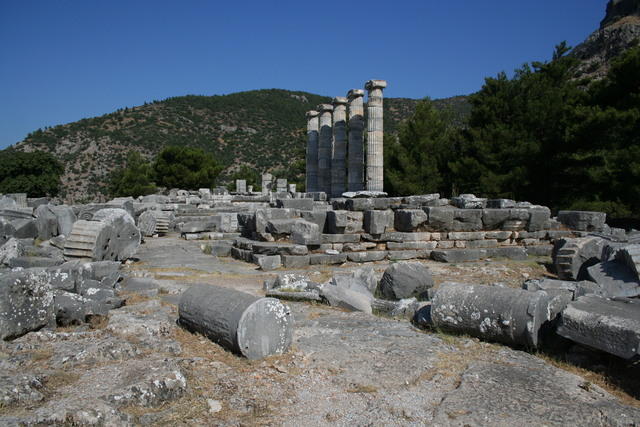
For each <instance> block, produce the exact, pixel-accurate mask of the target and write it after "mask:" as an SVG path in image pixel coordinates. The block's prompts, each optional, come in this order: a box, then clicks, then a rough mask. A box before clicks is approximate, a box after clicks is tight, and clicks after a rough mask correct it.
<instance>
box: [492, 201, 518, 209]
mask: <svg viewBox="0 0 640 427" xmlns="http://www.w3.org/2000/svg"><path fill="white" fill-rule="evenodd" d="M515 207H516V201H515V200H511V199H489V200H487V208H489V209H509V208H515Z"/></svg>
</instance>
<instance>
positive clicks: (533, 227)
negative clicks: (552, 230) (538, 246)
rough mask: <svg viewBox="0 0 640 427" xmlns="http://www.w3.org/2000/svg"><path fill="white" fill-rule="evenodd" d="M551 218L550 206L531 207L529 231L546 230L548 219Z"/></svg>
mask: <svg viewBox="0 0 640 427" xmlns="http://www.w3.org/2000/svg"><path fill="white" fill-rule="evenodd" d="M550 219H551V211H550V210H549V208H546V207H543V206H540V207H536V208H531V209H529V225H528V226H527V230H528V231H539V230H544V229H545V226H546V225H547V223H548V221H549V220H550Z"/></svg>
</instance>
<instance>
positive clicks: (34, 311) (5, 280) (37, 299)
mask: <svg viewBox="0 0 640 427" xmlns="http://www.w3.org/2000/svg"><path fill="white" fill-rule="evenodd" d="M50 282H51V280H50V276H49V274H48V273H47V272H45V271H29V270H23V271H16V272H9V273H4V274H0V339H3V340H7V339H12V338H17V337H19V336H21V335H24V334H26V333H27V332H31V331H35V330H37V329H40V328H42V327H43V326H46V325H48V324H50V323H51V322H52V321H53V319H54V314H53V289H52V288H51V283H50Z"/></svg>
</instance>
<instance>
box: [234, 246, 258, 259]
mask: <svg viewBox="0 0 640 427" xmlns="http://www.w3.org/2000/svg"><path fill="white" fill-rule="evenodd" d="M231 257H232V258H235V259H239V260H240V261H244V262H253V252H251V251H248V250H246V249H240V248H236V247H233V248H231Z"/></svg>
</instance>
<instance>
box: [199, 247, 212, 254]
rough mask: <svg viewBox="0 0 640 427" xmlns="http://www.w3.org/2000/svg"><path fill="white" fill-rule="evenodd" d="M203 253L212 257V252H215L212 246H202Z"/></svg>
mask: <svg viewBox="0 0 640 427" xmlns="http://www.w3.org/2000/svg"><path fill="white" fill-rule="evenodd" d="M201 247H202V253H204V254H206V255H211V252H213V247H212V246H211V245H202V246H201Z"/></svg>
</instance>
